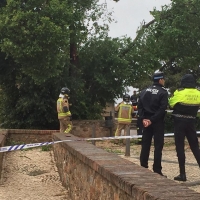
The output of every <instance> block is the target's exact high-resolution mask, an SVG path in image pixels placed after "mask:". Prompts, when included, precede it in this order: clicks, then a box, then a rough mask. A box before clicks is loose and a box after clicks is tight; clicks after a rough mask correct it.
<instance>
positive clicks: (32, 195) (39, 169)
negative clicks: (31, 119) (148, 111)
mask: <svg viewBox="0 0 200 200" xmlns="http://www.w3.org/2000/svg"><path fill="white" fill-rule="evenodd" d="M96 146H97V147H98V148H102V149H104V150H105V151H108V152H111V153H115V154H118V155H119V156H120V157H122V158H124V159H128V160H130V161H131V162H134V163H136V164H138V165H139V154H140V149H141V146H140V145H136V144H134V142H133V143H131V149H130V156H124V154H125V145H123V143H120V144H118V145H116V144H114V143H113V141H112V140H110V141H108V140H106V141H99V142H96ZM152 162H153V146H152V148H151V154H150V159H149V166H150V167H152ZM162 165H163V173H164V174H165V175H167V178H169V179H171V180H173V178H174V176H176V175H178V173H179V170H178V163H177V157H176V152H175V147H174V143H173V142H172V141H170V140H169V141H166V143H165V146H164V150H163V162H162ZM150 170H151V168H150ZM186 172H187V179H188V181H187V182H186V183H184V184H185V185H186V186H188V187H189V188H191V189H193V190H195V191H197V192H200V169H199V167H198V165H197V164H196V161H195V159H194V156H193V155H192V153H191V150H190V148H189V146H188V145H187V144H186ZM180 184H183V183H181V182H180ZM0 199H4V200H22V199H23V200H47V199H48V200H70V198H69V195H68V191H67V190H66V189H65V188H64V187H63V186H62V184H61V182H60V178H59V174H58V171H57V168H56V165H55V161H54V156H53V151H52V150H50V151H42V149H41V148H33V149H29V150H23V151H20V150H18V151H12V152H9V153H6V154H5V157H4V166H3V172H2V178H1V180H0Z"/></svg>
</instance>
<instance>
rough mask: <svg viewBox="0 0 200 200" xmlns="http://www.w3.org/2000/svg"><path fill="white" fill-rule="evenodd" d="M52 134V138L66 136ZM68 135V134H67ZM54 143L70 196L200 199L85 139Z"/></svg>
mask: <svg viewBox="0 0 200 200" xmlns="http://www.w3.org/2000/svg"><path fill="white" fill-rule="evenodd" d="M65 139H66V137H65V136H64V135H63V134H60V133H55V134H53V140H65ZM68 139H69V137H68ZM71 139H72V140H74V141H72V142H63V143H58V144H55V145H54V146H53V148H54V156H55V160H56V164H57V167H58V171H59V174H60V177H61V181H62V184H63V185H64V186H65V187H66V188H67V189H68V190H69V193H70V197H71V198H70V199H71V200H80V199H82V200H88V199H91V200H99V199H103V200H158V199H163V200H164V199H165V200H172V199H176V200H199V199H200V194H199V193H197V192H195V191H193V190H190V189H188V188H187V187H186V186H183V185H180V184H178V183H176V182H174V181H172V180H169V179H167V178H165V177H162V176H160V175H158V174H156V173H152V172H151V171H150V170H148V169H145V168H142V167H140V166H138V165H136V164H134V163H132V162H130V161H128V160H124V159H122V158H120V157H119V156H117V155H116V154H113V153H108V152H105V151H104V150H102V149H99V148H97V147H96V146H94V145H92V144H90V143H88V142H86V141H77V139H78V138H77V137H75V136H73V135H71Z"/></svg>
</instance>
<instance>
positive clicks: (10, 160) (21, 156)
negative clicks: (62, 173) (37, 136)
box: [0, 148, 69, 200]
mask: <svg viewBox="0 0 200 200" xmlns="http://www.w3.org/2000/svg"><path fill="white" fill-rule="evenodd" d="M0 199H2V200H3V199H4V200H22V199H23V200H47V199H48V200H64V199H65V200H66V199H67V200H69V197H68V192H67V190H66V189H65V188H64V187H63V186H62V184H61V182H60V178H59V174H58V171H57V168H56V166H55V161H54V157H53V152H52V150H51V151H42V149H41V148H34V149H29V150H24V151H20V150H18V151H12V152H9V153H6V154H5V157H4V166H3V173H2V178H1V182H0Z"/></svg>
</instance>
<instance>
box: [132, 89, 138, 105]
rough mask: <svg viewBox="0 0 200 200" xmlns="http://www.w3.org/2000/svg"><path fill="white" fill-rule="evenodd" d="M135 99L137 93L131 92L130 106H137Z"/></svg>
mask: <svg viewBox="0 0 200 200" xmlns="http://www.w3.org/2000/svg"><path fill="white" fill-rule="evenodd" d="M137 99H138V98H137V92H136V90H133V95H131V102H132V106H137Z"/></svg>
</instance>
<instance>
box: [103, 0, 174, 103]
mask: <svg viewBox="0 0 200 200" xmlns="http://www.w3.org/2000/svg"><path fill="white" fill-rule="evenodd" d="M99 1H100V3H106V4H107V9H108V11H114V13H113V18H114V20H115V21H117V22H116V23H114V22H113V23H112V24H110V32H109V36H110V37H121V36H124V35H126V36H128V37H131V38H133V39H134V38H135V36H136V31H137V29H138V27H139V26H140V23H141V22H142V21H145V22H146V23H148V22H149V21H151V20H152V19H153V17H152V16H151V15H150V11H152V10H153V8H156V9H157V10H161V6H164V5H168V4H170V3H171V1H170V0H119V2H115V1H113V0H99ZM128 89H129V91H127V92H128V94H130V95H132V94H133V90H135V88H133V87H128ZM121 101H122V99H117V100H116V103H119V102H121Z"/></svg>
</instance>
